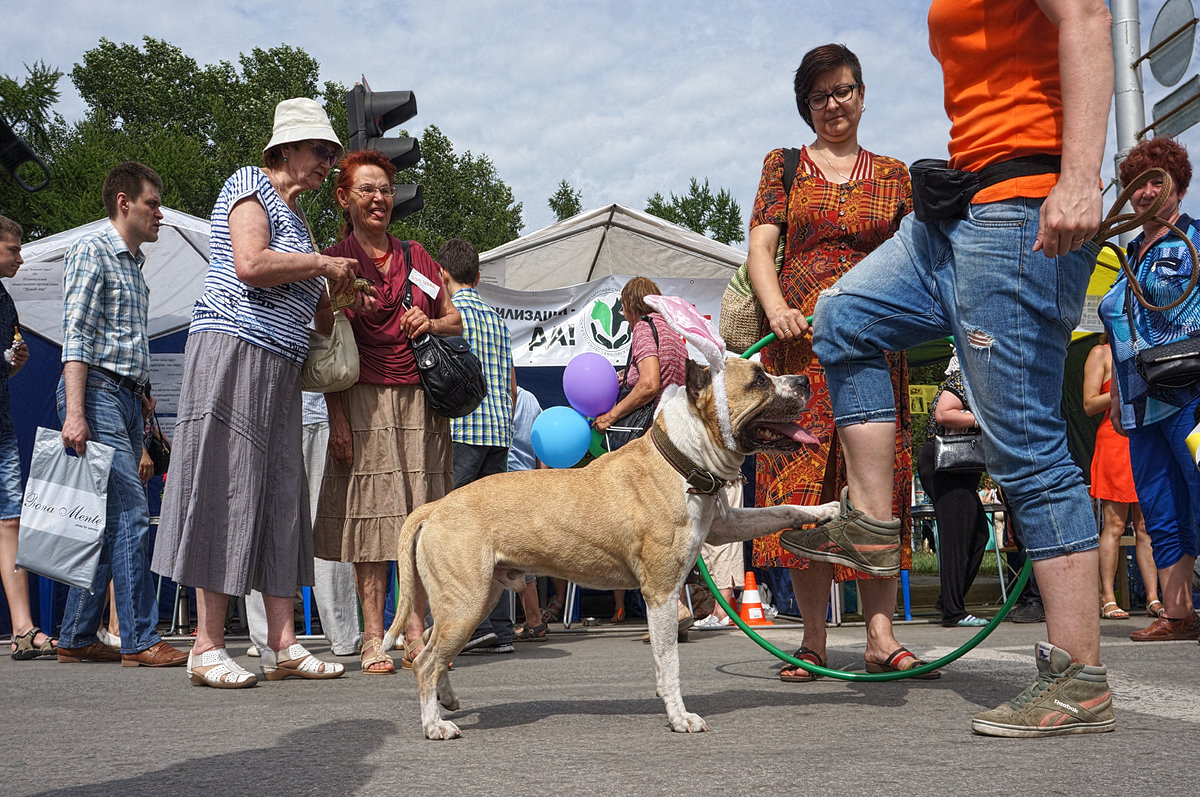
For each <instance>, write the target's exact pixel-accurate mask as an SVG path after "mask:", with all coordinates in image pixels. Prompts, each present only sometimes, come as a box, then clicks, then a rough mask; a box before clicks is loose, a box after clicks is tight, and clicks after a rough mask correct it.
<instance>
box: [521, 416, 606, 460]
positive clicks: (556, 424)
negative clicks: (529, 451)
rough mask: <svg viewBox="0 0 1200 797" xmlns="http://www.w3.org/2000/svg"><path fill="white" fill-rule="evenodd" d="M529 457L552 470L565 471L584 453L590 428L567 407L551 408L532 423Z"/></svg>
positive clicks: (590, 432)
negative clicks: (531, 456) (530, 453)
mask: <svg viewBox="0 0 1200 797" xmlns="http://www.w3.org/2000/svg"><path fill="white" fill-rule="evenodd" d="M532 437H533V453H534V454H536V455H537V458H538V459H540V460H541V461H542V462H545V463H546V464H547V465H549V466H550V467H552V468H569V467H571V466H572V465H574V464H575V463H576V462H578V461H579V460H581V459H583V455H584V454H586V453H587V450H588V445H589V444H590V443H591V442H592V427H591V426H590V425H589V424H588V421H587V418H585V417H583V416H582V415H580V414H579V413H578V412H576V411H575V410H573V409H571V408H570V407H551V408H549V409H547V410H543V411H542V413H541V414H540V415H538V416H537V417H536V418H534V420H533V435H532Z"/></svg>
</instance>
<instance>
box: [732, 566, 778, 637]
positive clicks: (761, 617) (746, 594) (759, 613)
mask: <svg viewBox="0 0 1200 797" xmlns="http://www.w3.org/2000/svg"><path fill="white" fill-rule="evenodd" d="M738 614H739V615H740V616H741V618H742V622H744V623H745V624H746V625H775V624H774V623H772V622H771V621H770V620H768V619H767V616H766V614H765V613H764V612H763V605H762V598H760V597H759V596H758V582H757V581H755V580H754V573H753V572H751V571H749V570H747V571H746V586H745V588H744V589H743V590H742V607H741V610H740V611H739V612H738Z"/></svg>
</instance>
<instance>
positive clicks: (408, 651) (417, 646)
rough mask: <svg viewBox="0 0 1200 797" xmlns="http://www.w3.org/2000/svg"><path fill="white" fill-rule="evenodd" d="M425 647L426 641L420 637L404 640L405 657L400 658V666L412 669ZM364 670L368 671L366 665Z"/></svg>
mask: <svg viewBox="0 0 1200 797" xmlns="http://www.w3.org/2000/svg"><path fill="white" fill-rule="evenodd" d="M424 649H425V642H424V641H423V640H420V639H406V640H404V658H402V659H400V668H401V669H404V670H411V669H412V668H413V662H414V661H416V660H417V656H418V655H420V653H421V651H422V650H424ZM363 672H368V670H367V669H366V665H365V663H364V665H363Z"/></svg>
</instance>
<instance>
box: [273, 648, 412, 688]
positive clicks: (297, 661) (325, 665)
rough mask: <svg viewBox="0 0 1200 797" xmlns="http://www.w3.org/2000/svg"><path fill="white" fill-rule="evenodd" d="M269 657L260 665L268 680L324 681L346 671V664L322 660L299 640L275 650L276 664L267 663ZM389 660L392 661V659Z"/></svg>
mask: <svg viewBox="0 0 1200 797" xmlns="http://www.w3.org/2000/svg"><path fill="white" fill-rule="evenodd" d="M376 641H378V640H376ZM269 658H270V657H269V656H264V657H263V662H264V663H263V664H261V665H259V669H261V670H262V674H263V677H264V678H266V679H267V680H268V681H282V680H283V679H284V678H303V679H304V680H306V681H324V680H328V679H330V678H339V677H341V675H342V673H344V672H346V665H344V664H338V663H336V662H331V661H321V660H320V659H318V658H317V657H316V656H314V655H313V654H311V653H309V652H308V651H307V650H305V649H304V646H303V645H301V644H300V643H299V642H293V643H292V644H291V645H289V646H288V647H286V648H284V649H283V650H277V651H275V664H274V665H271V664H267V663H266V661H267V660H268V659H269ZM388 660H389V661H391V659H388Z"/></svg>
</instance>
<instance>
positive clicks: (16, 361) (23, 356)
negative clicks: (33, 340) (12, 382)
mask: <svg viewBox="0 0 1200 797" xmlns="http://www.w3.org/2000/svg"><path fill="white" fill-rule="evenodd" d="M28 360H29V347H28V346H26V345H25V342H24V341H17V342H16V343H14V344H13V359H12V362H11V363H10V364H9V375H11V374H12V373H13V372H14V371H17V370H19V369H20V368H21V366H22V365H24V364H25V363H26V361H28Z"/></svg>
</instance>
